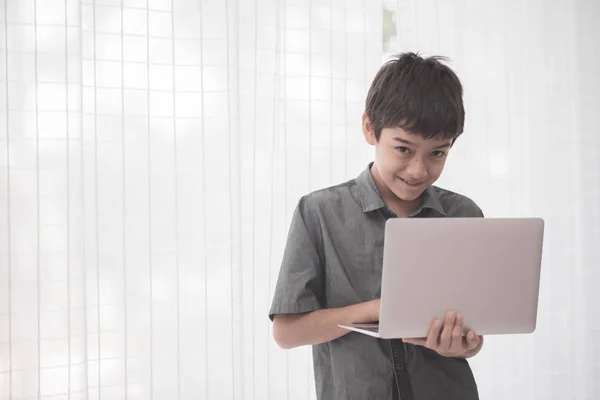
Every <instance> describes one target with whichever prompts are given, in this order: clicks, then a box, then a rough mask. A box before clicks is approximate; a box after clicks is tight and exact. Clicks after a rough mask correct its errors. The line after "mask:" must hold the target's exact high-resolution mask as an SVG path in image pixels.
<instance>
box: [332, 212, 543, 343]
mask: <svg viewBox="0 0 600 400" xmlns="http://www.w3.org/2000/svg"><path fill="white" fill-rule="evenodd" d="M543 236H544V220H543V219H541V218H390V219H388V220H387V222H386V226H385V240H384V246H383V270H382V282H381V310H380V318H379V322H378V323H376V324H353V325H339V326H340V327H342V328H345V329H349V330H351V331H355V332H359V333H363V334H365V335H370V336H373V337H377V338H382V339H399V338H421V337H427V333H428V332H429V328H430V326H431V323H432V321H433V320H434V319H436V318H437V319H440V320H441V321H443V320H444V316H445V314H446V311H449V310H452V311H456V312H459V313H461V314H462V315H463V318H464V324H465V327H466V328H468V329H472V330H474V331H475V332H476V333H477V334H479V335H500V334H528V333H533V332H534V331H535V328H536V323H537V309H538V297H539V284H540V270H541V262H542V245H543Z"/></svg>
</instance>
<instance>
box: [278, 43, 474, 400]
mask: <svg viewBox="0 0 600 400" xmlns="http://www.w3.org/2000/svg"><path fill="white" fill-rule="evenodd" d="M463 125H464V108H463V100H462V85H461V83H460V81H459V79H458V77H457V76H456V75H455V73H454V72H453V71H452V70H451V69H450V68H448V67H447V66H446V65H444V64H443V63H442V62H441V58H439V57H431V58H426V59H423V58H422V57H420V56H418V55H416V54H414V53H406V54H400V55H399V56H397V57H395V58H394V59H393V60H391V61H389V62H387V63H386V64H385V65H384V66H382V68H381V69H380V71H379V72H378V73H377V75H376V77H375V79H374V81H373V83H372V85H371V88H370V89H369V93H368V95H367V99H366V109H365V113H364V114H363V116H362V129H363V134H364V137H365V139H366V141H367V143H369V144H370V145H372V146H375V161H374V162H373V163H370V164H369V165H368V167H367V169H366V170H365V171H363V172H362V173H361V174H360V175H359V176H358V177H357V178H356V179H353V180H351V181H349V182H346V183H343V184H341V185H338V186H334V187H330V188H327V189H323V190H319V191H316V192H314V193H311V194H308V195H306V196H304V197H303V198H302V199H301V200H300V202H299V203H298V206H297V208H296V210H295V212H294V216H293V219H292V223H291V226H290V231H289V236H288V240H287V244H286V248H285V252H284V257H283V262H282V266H281V272H280V275H279V279H278V282H277V287H276V289H275V294H274V299H273V305H272V307H271V311H270V318H271V320H273V336H274V338H275V341H276V342H277V344H278V345H279V346H280V347H282V348H286V349H289V348H293V347H297V346H303V345H312V346H313V359H314V369H315V381H316V386H317V398H318V399H319V400H342V399H350V400H353V399H357V400H358V399H361V400H363V399H401V400H407V399H416V400H434V399H435V400H439V399H443V400H454V399H456V400H475V399H478V393H477V385H476V383H475V380H474V378H473V374H472V372H471V369H470V367H469V364H468V363H467V361H466V359H467V358H469V357H472V356H474V355H475V354H477V353H478V352H479V350H480V349H481V346H482V344H483V338H482V337H480V336H477V335H476V334H475V333H474V332H468V333H467V335H466V336H464V337H463V330H464V327H463V323H462V317H461V316H460V315H457V314H455V313H452V312H448V313H447V315H446V316H445V320H444V321H434V322H433V323H432V325H431V328H430V331H429V335H428V337H427V338H423V339H418V340H380V339H375V338H372V337H369V336H366V335H362V334H359V333H349V332H348V331H346V330H344V329H342V328H339V327H338V324H350V323H367V322H373V321H378V320H379V300H378V298H379V295H380V291H381V268H382V258H383V239H384V226H385V221H386V219H387V218H404V217H415V218H436V217H483V214H482V212H481V210H480V209H479V207H478V206H477V205H476V204H475V203H474V202H473V201H472V200H470V199H468V198H467V197H464V196H461V195H459V194H456V193H452V192H450V191H447V190H444V189H440V188H438V187H435V186H433V184H434V182H435V181H436V180H437V179H438V178H439V176H440V174H441V173H442V170H443V168H444V164H445V161H446V157H447V156H448V152H449V151H450V149H451V147H452V145H453V144H454V142H455V140H456V138H457V137H458V136H459V135H460V134H461V133H462V132H463ZM440 262H443V255H442V254H441V255H440ZM414 301H427V293H423V298H420V299H414Z"/></svg>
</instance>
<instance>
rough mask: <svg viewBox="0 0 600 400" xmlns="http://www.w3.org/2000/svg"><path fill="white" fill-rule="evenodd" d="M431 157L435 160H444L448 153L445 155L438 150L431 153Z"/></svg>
mask: <svg viewBox="0 0 600 400" xmlns="http://www.w3.org/2000/svg"><path fill="white" fill-rule="evenodd" d="M431 155H432V156H434V157H435V158H442V157H445V156H446V153H444V152H443V151H439V150H436V151H434V152H433V153H431Z"/></svg>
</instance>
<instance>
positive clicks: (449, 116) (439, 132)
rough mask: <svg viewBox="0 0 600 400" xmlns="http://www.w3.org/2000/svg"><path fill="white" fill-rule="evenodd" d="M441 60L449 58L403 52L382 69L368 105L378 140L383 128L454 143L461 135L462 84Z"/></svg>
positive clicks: (463, 120) (374, 81) (368, 99)
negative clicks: (451, 140) (425, 56)
mask: <svg viewBox="0 0 600 400" xmlns="http://www.w3.org/2000/svg"><path fill="white" fill-rule="evenodd" d="M442 61H447V59H446V58H445V57H440V56H433V57H428V58H422V57H421V56H419V55H418V54H416V53H401V54H397V55H396V56H394V57H393V58H392V59H391V60H389V61H387V62H386V63H385V64H384V65H383V66H382V67H381V69H380V70H379V72H378V73H377V75H376V76H375V79H374V80H373V83H372V84H371V87H370V89H369V93H368V95H367V100H366V105H365V112H366V114H367V116H368V117H369V120H370V121H371V124H372V125H373V129H374V131H375V138H376V139H377V140H379V138H380V136H381V131H382V129H384V128H389V127H397V126H399V127H401V128H402V129H404V130H405V131H407V132H410V133H413V134H418V135H420V136H422V137H423V138H425V139H431V138H436V139H453V140H455V139H456V138H457V137H458V136H460V135H461V134H462V132H463V128H464V122H465V110H464V105H463V99H462V95H463V88H462V84H461V83H460V80H459V79H458V76H456V74H455V73H454V71H452V69H450V68H449V67H448V66H447V65H445V64H443V63H442Z"/></svg>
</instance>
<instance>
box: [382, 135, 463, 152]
mask: <svg viewBox="0 0 600 400" xmlns="http://www.w3.org/2000/svg"><path fill="white" fill-rule="evenodd" d="M394 140H395V141H397V142H400V143H404V144H407V145H409V146H415V147H419V145H418V144H416V143H414V142H411V141H410V140H406V139H402V138H400V137H395V138H394ZM450 146H452V144H451V143H446V144H443V145H441V146H438V147H436V148H435V149H436V150H438V149H448V148H450Z"/></svg>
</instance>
